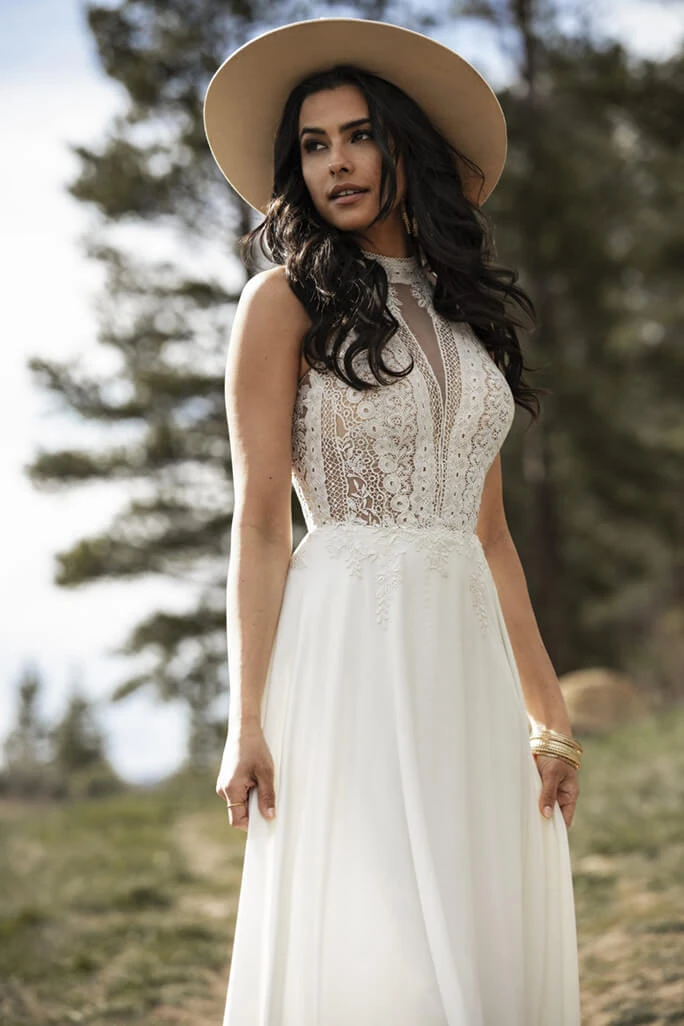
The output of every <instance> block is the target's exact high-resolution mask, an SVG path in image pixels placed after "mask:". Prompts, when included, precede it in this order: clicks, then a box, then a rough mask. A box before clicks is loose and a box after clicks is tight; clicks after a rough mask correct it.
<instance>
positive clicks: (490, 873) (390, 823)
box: [224, 257, 580, 1026]
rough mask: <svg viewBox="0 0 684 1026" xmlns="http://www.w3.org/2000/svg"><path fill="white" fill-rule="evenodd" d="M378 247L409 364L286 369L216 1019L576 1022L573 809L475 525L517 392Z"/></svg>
mask: <svg viewBox="0 0 684 1026" xmlns="http://www.w3.org/2000/svg"><path fill="white" fill-rule="evenodd" d="M377 259H378V260H379V261H380V263H381V264H382V266H383V267H384V268H385V270H386V272H387V276H388V279H389V283H390V286H389V300H388V303H389V307H390V309H391V311H392V312H393V313H394V315H395V317H396V318H397V320H398V321H399V325H400V327H399V330H398V332H397V333H396V334H395V335H394V336H393V338H392V339H391V341H390V343H389V345H388V347H387V349H386V350H385V352H386V354H387V355H386V359H387V361H388V363H390V364H393V365H394V366H396V367H404V366H406V364H407V359H408V357H409V356H412V357H413V359H414V361H415V367H414V369H413V371H412V372H411V374H410V375H409V376H408V377H405V378H403V379H398V380H397V381H396V382H395V383H393V384H391V385H389V386H379V387H378V389H377V391H370V392H369V391H365V392H362V391H359V390H356V389H353V388H350V387H348V386H347V385H346V384H345V383H344V382H343V381H341V380H340V379H339V378H338V377H336V376H335V375H334V374H332V373H330V372H324V373H320V372H318V371H316V370H311V371H309V372H308V373H307V374H306V375H305V376H304V378H302V380H301V382H300V385H299V390H298V395H297V401H296V406H295V410H294V418H293V427H292V453H293V483H294V486H295V489H296V492H297V495H298V497H299V499H300V502H301V505H302V508H303V510H304V514H305V517H306V523H307V527H308V534H307V535H306V536H305V537H304V538H303V540H302V541H301V543H300V544H299V545H298V547H297V548H296V550H295V552H294V553H293V556H292V560H291V566H290V569H289V571H288V576H287V580H286V584H285V591H284V596H283V603H282V607H281V611H280V617H279V622H278V628H277V632H276V637H275V641H274V645H273V649H272V653H271V661H270V665H269V671H268V678H267V682H266V687H265V691H264V697H263V703H262V722H263V728H264V733H265V737H266V740H267V742H268V745H269V747H270V750H271V753H272V755H273V760H274V764H275V784H276V800H277V816H276V818H275V820H273V821H272V822H269V821H267V820H266V819H264V818H263V817H262V815H261V814H260V812H259V809H258V806H257V792H256V788H253V789H252V790H251V792H250V797H249V829H248V832H247V838H246V848H245V857H244V864H243V875H242V884H241V890H240V897H239V905H238V912H237V920H236V927H235V937H234V943H233V954H232V961H231V969H230V978H229V981H228V993H227V1001H226V1008H225V1018H224V1026H578V1024H579V1022H580V1010H579V982H578V962H577V947H576V926H575V909H574V897H573V890H572V875H571V864H570V857H569V848H568V837H567V828H566V826H565V822H564V820H563V817H562V815H561V811H560V808H559V806H558V805H557V804H556V805H555V806H554V813H553V818H552V819H550V820H545V819H544V818H543V816H542V815H541V813H540V811H539V807H538V798H539V794H540V790H541V780H540V777H539V773H538V770H537V768H536V765H535V762H534V758H533V756H532V753H531V751H530V747H529V740H528V735H529V720H528V717H527V713H526V710H525V706H524V702H523V693H522V689H521V685H520V679H519V676H518V671H517V667H516V664H515V660H514V655H513V651H512V648H511V644H510V640H509V637H508V634H507V631H506V626H505V622H504V620H503V617H502V613H501V607H500V605H499V600H498V595H497V591H496V587H495V584H494V580H493V578H492V576H491V573H490V571H489V567H488V564H487V561H486V559H485V556H484V552H483V550H482V547H481V545H480V542H479V539H478V537H477V535H476V533H475V527H476V523H477V515H478V509H479V504H480V500H481V495H482V488H483V484H484V478H485V474H486V472H487V470H488V468H489V467H490V465H491V463H492V461H493V460H494V458H495V456H496V454H497V452H498V451H499V449H500V447H501V445H502V443H503V441H504V439H505V437H506V435H507V433H508V431H509V428H510V426H511V423H512V420H513V413H514V403H513V397H512V394H511V392H510V389H509V386H508V384H507V382H506V380H505V378H504V376H503V374H502V373H501V372H500V371H499V369H498V368H497V367H496V365H495V364H494V362H493V361H492V360H491V358H490V357H489V355H488V353H487V351H486V349H485V348H484V346H483V345H482V344H481V343H480V342H479V341H478V339H477V337H476V336H475V334H474V333H473V332H472V330H471V329H470V328H469V327H468V326H467V325H463V324H456V323H451V322H449V321H446V320H445V319H444V318H442V317H440V315H439V314H437V313H436V312H435V310H434V307H433V305H432V279H431V277H430V276H429V275H428V274H427V273H425V272H424V271H422V270H421V269H420V267H419V266H418V264H417V263H416V261H415V260H414V259H413V258H402V259H397V258H388V257H377ZM395 358H396V359H395ZM364 360H365V357H364V356H363V354H361V356H360V357H359V358H358V359H357V360H356V362H355V367H356V368H357V371H358V373H359V374H360V375H361V376H362V377H365V378H366V380H369V381H373V380H375V379H374V378H373V377H372V376H371V374H370V371H369V369H368V366H367V363H366V364H365V366H364Z"/></svg>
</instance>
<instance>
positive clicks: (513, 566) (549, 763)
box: [477, 454, 579, 827]
mask: <svg viewBox="0 0 684 1026" xmlns="http://www.w3.org/2000/svg"><path fill="white" fill-rule="evenodd" d="M477 535H478V537H479V539H480V541H481V543H482V548H483V549H484V553H485V556H486V558H487V563H488V564H489V568H490V570H491V573H492V577H493V578H494V583H495V585H496V590H497V594H498V596H499V603H500V605H501V612H502V613H503V617H504V620H505V621H506V630H507V631H508V635H509V637H510V639H511V646H512V648H513V654H514V656H515V661H516V665H517V667H518V672H519V674H520V683H521V685H522V690H523V695H524V698H525V708H526V710H527V715H528V717H529V719H530V720H531V721H532V726H533V728H534V730H535V731H536V730H538V729H541V728H543V727H550V728H551V729H552V730H558V731H560V732H561V733H563V734H568V735H570V736H572V729H571V724H570V718H569V716H568V711H567V708H566V705H565V699H564V698H563V692H562V691H561V689H560V684H559V682H558V677H557V676H556V673H555V671H554V668H553V665H552V663H551V659H550V658H549V654H548V652H547V651H546V648H545V646H544V642H543V641H542V638H541V635H540V633H539V627H538V625H537V620H536V617H535V615H534V610H533V608H532V602H531V600H530V595H529V592H528V590H527V581H526V580H525V574H524V572H523V568H522V565H521V563H520V558H519V556H518V552H517V550H516V547H515V544H514V542H513V539H512V538H511V535H510V532H509V530H508V524H507V522H506V515H505V512H504V505H503V483H502V480H501V455H500V454H498V455H497V457H496V459H495V460H494V462H493V464H492V466H491V467H490V468H489V471H488V473H487V477H486V479H485V485H484V491H483V494H482V503H481V506H480V514H479V516H478V521H477ZM535 763H536V766H537V770H538V772H539V776H540V777H541V781H542V786H541V790H540V793H539V811H540V812H542V813H543V814H544V815H545V816H547V817H551V816H553V808H554V805H555V803H556V802H558V805H559V807H560V810H561V813H562V816H563V819H564V821H565V824H566V826H567V827H569V826H571V824H572V820H573V817H574V814H575V806H576V804H577V798H578V796H579V783H578V780H577V770H576V769H575V768H574V767H573V766H570V765H568V763H566V762H563V761H562V760H561V759H557V758H554V757H553V756H548V755H535Z"/></svg>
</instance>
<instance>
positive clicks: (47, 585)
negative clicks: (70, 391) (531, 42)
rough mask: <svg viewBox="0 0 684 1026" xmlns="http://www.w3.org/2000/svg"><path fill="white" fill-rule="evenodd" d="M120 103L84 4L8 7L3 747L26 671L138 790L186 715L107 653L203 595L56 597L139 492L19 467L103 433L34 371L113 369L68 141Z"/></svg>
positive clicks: (177, 738)
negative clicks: (61, 569) (119, 694)
mask: <svg viewBox="0 0 684 1026" xmlns="http://www.w3.org/2000/svg"><path fill="white" fill-rule="evenodd" d="M566 6H569V5H568V4H566ZM591 6H592V11H593V14H594V16H595V17H596V18H597V19H598V20H599V23H600V24H601V26H602V27H603V28H604V30H605V31H606V32H608V33H610V34H611V35H614V36H616V37H617V38H619V39H621V41H622V42H623V43H624V44H625V45H627V46H629V47H630V48H632V49H633V50H634V51H635V53H638V54H639V55H642V56H649V57H653V58H656V59H664V58H666V57H668V56H669V55H670V54H671V53H673V52H674V51H675V50H676V49H677V48H678V46H679V45H680V44H681V42H682V39H683V38H684V2H683V3H678V2H669V3H657V2H630V0H627V2H624V0H597V2H595V3H593V4H592V5H591ZM439 38H440V40H441V41H442V42H444V43H446V44H447V45H449V46H452V47H453V48H454V49H456V50H458V51H459V52H461V53H462V54H463V56H464V57H466V59H468V60H471V61H472V62H473V64H474V65H475V66H476V67H477V68H478V70H480V71H481V72H482V73H483V74H485V75H486V76H488V77H489V78H490V80H491V81H492V84H493V85H494V86H495V88H496V87H497V85H500V84H501V83H502V82H503V81H504V80H505V78H506V71H507V69H506V65H505V62H502V60H501V57H500V55H498V54H497V52H496V50H495V48H494V46H493V45H492V42H491V38H490V37H489V36H488V34H487V33H486V32H483V31H482V30H476V29H475V28H474V26H473V25H472V24H470V25H463V26H456V27H454V28H452V29H450V30H449V32H448V33H444V34H443V35H441V36H440V37H439ZM123 107H124V96H123V93H122V90H121V89H120V87H119V86H117V85H116V83H114V82H112V81H110V80H109V79H107V78H106V76H105V75H104V73H103V72H102V71H101V69H100V67H99V65H98V62H97V57H96V54H95V52H94V48H93V45H92V42H91V40H90V37H89V33H88V30H87V26H86V24H85V19H84V17H83V15H82V5H81V3H80V2H79V0H3V3H2V5H0V139H1V143H2V148H3V159H2V160H1V161H0V232H1V237H2V239H3V246H2V249H1V250H0V264H1V267H0V272H1V277H0V283H1V295H2V304H3V315H4V316H3V325H4V342H5V344H4V346H3V389H2V401H1V402H0V482H2V493H3V495H4V496H5V498H4V501H3V503H2V514H1V519H0V525H1V528H2V529H1V530H0V565H1V566H2V579H3V584H2V589H1V590H0V743H1V741H2V738H3V737H4V736H5V734H6V732H7V730H8V729H9V728H10V726H11V725H12V723H13V721H14V716H15V712H16V689H17V681H18V678H19V676H20V673H21V671H22V668H23V667H24V666H25V665H26V664H27V663H31V664H32V665H33V666H35V667H37V668H38V669H39V671H40V673H41V676H42V678H43V684H44V694H43V697H42V706H41V711H42V713H43V715H44V716H45V718H46V719H48V720H50V721H54V719H55V718H56V717H58V716H59V715H60V714H61V712H62V711H63V709H64V706H65V703H66V701H67V699H68V695H69V693H70V691H71V689H72V688H73V686H74V685H75V684H77V685H78V687H79V688H80V689H81V690H82V691H83V692H84V693H85V694H86V695H87V696H88V697H89V698H90V699H91V700H92V701H93V702H94V703H95V707H96V710H97V714H98V719H99V722H100V724H101V726H102V728H103V730H104V731H105V734H106V740H107V748H108V754H109V757H110V759H111V761H112V763H113V765H114V767H115V769H116V770H117V771H118V772H119V773H120V774H121V775H122V776H123V777H125V778H126V779H129V780H132V781H140V782H143V781H149V780H154V779H158V778H160V777H162V776H164V775H165V774H167V773H169V772H171V771H172V770H173V769H175V768H176V767H177V765H178V764H179V763H180V762H181V760H182V759H183V757H184V754H185V745H186V739H187V722H186V716H185V714H184V710H183V709H182V708H181V707H180V706H178V705H162V704H161V703H159V702H157V701H155V700H154V699H153V697H152V696H151V695H138V696H134V697H131V698H129V699H127V700H126V701H124V702H122V703H118V704H116V705H112V704H111V703H110V702H109V700H108V699H109V695H110V693H111V691H112V689H113V688H114V687H115V686H116V684H117V682H119V681H120V680H122V679H123V678H124V677H127V676H128V675H130V674H132V673H133V672H135V671H137V670H139V669H140V668H141V664H139V663H138V664H135V663H134V662H133V661H131V660H126V661H124V660H122V659H121V658H117V657H115V656H114V655H112V654H111V653H112V650H113V649H114V648H115V647H116V646H117V645H118V644H121V643H122V642H123V641H124V639H125V637H126V636H127V634H128V632H129V631H130V629H131V628H132V627H133V626H134V625H135V624H136V623H137V622H139V621H140V620H141V619H142V618H143V617H145V616H147V615H149V614H151V613H152V612H154V611H155V610H156V609H159V608H166V609H172V610H180V609H182V608H185V607H191V606H192V604H193V601H194V592H192V593H190V592H189V590H188V588H184V587H183V586H182V584H181V583H179V582H171V581H168V580H164V581H159V580H154V579H150V580H145V581H133V582H128V583H109V582H107V583H103V584H97V585H88V586H84V587H81V588H78V589H69V590H66V589H63V588H58V587H57V586H56V585H54V583H53V577H54V573H55V567H56V563H55V557H56V554H57V553H58V552H60V551H63V550H65V549H67V548H69V547H70V546H71V545H72V544H73V543H74V542H75V541H77V540H79V539H80V538H84V537H87V536H89V535H92V534H96V533H98V532H100V531H102V530H104V529H105V528H106V526H107V525H108V524H109V523H110V521H111V519H112V517H113V515H114V513H115V512H116V511H117V510H118V509H119V508H121V507H123V506H125V504H126V501H127V499H129V498H130V492H129V491H128V489H127V487H126V485H125V484H117V485H115V486H112V485H100V484H98V485H92V486H88V487H87V488H83V489H69V490H67V491H65V492H63V493H55V494H53V493H46V492H44V491H41V490H38V489H36V488H35V486H33V485H32V484H31V482H30V481H29V480H28V478H27V476H26V474H25V471H24V467H25V466H26V465H27V464H28V463H29V462H30V461H32V460H33V459H34V458H35V456H36V454H37V453H38V452H39V451H40V450H41V449H52V448H60V447H63V446H70V445H73V446H80V445H83V444H87V442H88V441H90V440H93V441H100V442H102V440H103V438H105V436H104V435H103V434H102V433H101V429H97V430H96V429H94V428H93V427H87V428H86V427H85V426H84V425H82V424H80V423H78V422H76V421H75V420H74V419H73V418H70V417H69V416H68V415H65V414H64V413H63V412H60V411H59V408H58V407H57V406H56V404H55V401H54V400H53V399H51V398H50V397H49V396H47V395H46V394H45V393H44V392H43V391H42V390H38V389H37V388H36V387H35V385H34V382H33V378H32V376H31V375H30V373H29V370H28V367H27V361H28V359H29V358H30V357H34V356H42V357H44V358H47V359H58V360H63V359H64V360H66V359H70V358H72V357H73V358H76V357H78V358H79V359H82V360H83V361H84V365H86V366H87V367H88V368H93V369H97V368H98V367H103V366H104V365H103V363H102V354H101V353H100V352H98V344H97V341H96V328H97V325H96V316H95V302H96V299H97V296H98V293H99V291H100V289H101V286H102V281H101V277H100V270H99V267H97V266H95V265H94V264H93V263H91V262H88V260H87V259H86V257H85V255H84V253H83V251H82V245H81V237H82V234H83V232H84V230H85V229H86V227H87V225H88V224H89V223H90V220H89V218H90V217H91V216H92V215H90V214H89V212H88V211H87V210H84V209H83V205H82V204H79V203H77V202H76V201H75V200H73V199H72V198H71V197H70V196H69V195H68V193H67V191H66V184H67V183H68V182H69V181H70V180H72V179H73V178H74V177H75V174H76V172H77V170H78V164H77V161H76V160H75V158H74V157H73V156H72V154H71V153H70V150H69V147H68V144H74V143H80V144H85V145H93V146H97V144H98V142H100V141H101V140H102V139H103V137H104V133H105V130H106V127H107V125H108V123H109V121H110V119H111V118H112V116H113V115H114V113H115V112H116V111H118V110H122V109H123ZM150 255H156V254H153V253H151V254H150ZM215 259H219V258H218V257H215ZM210 270H212V268H210V267H207V271H210ZM219 273H220V271H219ZM151 728H152V729H151ZM151 738H153V740H151Z"/></svg>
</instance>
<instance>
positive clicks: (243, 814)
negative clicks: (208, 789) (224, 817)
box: [216, 787, 250, 831]
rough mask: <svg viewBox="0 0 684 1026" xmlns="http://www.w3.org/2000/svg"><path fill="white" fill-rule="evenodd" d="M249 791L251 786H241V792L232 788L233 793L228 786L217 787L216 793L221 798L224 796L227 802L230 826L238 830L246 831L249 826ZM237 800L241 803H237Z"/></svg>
mask: <svg viewBox="0 0 684 1026" xmlns="http://www.w3.org/2000/svg"><path fill="white" fill-rule="evenodd" d="M249 791H250V788H249V787H247V788H241V789H240V791H239V792H236V791H235V790H234V788H231V789H230V792H231V793H229V791H228V788H225V787H217V788H216V794H217V795H218V796H219V798H223V800H224V801H225V803H226V811H227V813H228V822H229V824H230V826H232V827H235V828H236V829H237V830H245V831H246V830H247V827H248V826H249ZM236 802H239V803H240V804H239V805H238V804H235V803H236ZM228 805H230V808H228Z"/></svg>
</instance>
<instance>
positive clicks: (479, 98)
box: [204, 18, 507, 213]
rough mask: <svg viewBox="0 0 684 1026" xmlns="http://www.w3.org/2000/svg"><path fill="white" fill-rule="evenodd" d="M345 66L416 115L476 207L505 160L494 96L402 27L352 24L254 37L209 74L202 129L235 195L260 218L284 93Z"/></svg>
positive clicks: (459, 61) (472, 73)
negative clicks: (450, 155)
mask: <svg viewBox="0 0 684 1026" xmlns="http://www.w3.org/2000/svg"><path fill="white" fill-rule="evenodd" d="M336 64H353V65H356V66H357V67H359V68H361V69H362V70H364V71H369V72H372V73H373V74H375V75H378V76H379V77H380V78H384V79H386V80H387V81H388V82H391V83H392V84H393V85H396V86H398V87H399V88H400V89H402V90H403V91H404V92H405V93H407V94H408V95H409V96H410V97H411V98H412V99H413V100H415V102H416V103H417V104H418V105H419V106H420V107H421V108H422V109H423V111H424V112H425V114H426V115H427V116H428V118H429V119H430V121H431V122H432V124H433V125H434V127H435V128H436V129H437V130H438V131H439V132H440V133H441V134H442V135H443V136H444V138H445V139H446V140H447V141H448V142H449V143H450V144H451V145H452V146H454V147H455V148H456V149H457V150H458V151H460V152H461V153H463V154H464V155H465V156H466V157H467V158H469V159H470V160H472V161H474V162H475V163H476V164H477V165H478V166H479V168H480V169H481V171H482V173H483V175H484V182H483V181H482V179H481V178H480V177H479V176H473V175H472V174H471V173H470V172H469V171H468V168H467V166H466V165H464V164H463V163H462V162H459V164H460V166H459V171H460V173H461V180H462V183H463V189H464V192H465V193H466V195H467V196H468V197H469V199H470V200H471V201H472V202H473V203H476V204H479V205H481V204H482V203H484V202H485V200H486V199H487V198H488V196H489V195H490V194H491V192H492V190H493V189H494V187H495V185H496V183H497V182H498V180H499V178H500V176H501V173H502V171H503V168H504V164H505V161H506V148H507V139H506V121H505V118H504V114H503V111H502V109H501V105H500V104H499V101H498V100H497V98H496V95H495V93H494V91H493V90H492V88H491V87H490V86H489V84H488V83H487V82H486V81H485V79H484V78H483V77H482V76H481V75H480V74H479V72H478V71H476V70H475V68H474V67H473V66H472V65H471V64H469V63H468V61H466V60H465V59H464V58H463V57H460V56H459V55H458V54H457V53H455V52H454V51H453V50H450V49H449V48H448V47H446V46H443V45H442V44H441V43H437V42H436V41H435V40H433V39H430V38H429V37H427V36H424V35H421V34H420V33H418V32H413V31H411V30H410V29H405V28H401V27H399V26H397V25H390V24H387V23H385V22H379V21H366V20H363V19H359V18H318V19H316V20H313V21H300V22H295V23H294V24H291V25H286V26H284V27H283V28H279V29H274V30H272V31H270V32H266V33H264V34H263V35H260V36H257V37H256V38H255V39H253V40H251V42H248V43H246V44H245V45H244V46H241V47H240V48H239V49H238V50H236V51H235V52H234V53H233V54H231V56H230V57H228V58H227V60H225V61H224V62H223V64H222V65H221V66H220V67H219V69H218V70H217V71H216V73H215V74H214V76H213V77H212V79H211V81H210V82H209V86H208V87H207V91H206V95H205V98H204V130H205V133H206V136H207V140H208V142H209V147H210V149H211V152H212V154H213V156H214V159H215V160H216V163H217V164H218V166H219V168H220V169H221V171H222V172H223V174H224V175H225V177H226V179H227V180H228V182H229V183H230V185H231V186H232V187H233V189H235V191H236V192H237V193H238V194H239V195H240V196H241V197H242V198H243V199H244V200H245V201H246V202H247V203H249V204H250V206H252V207H254V208H255V209H256V210H258V211H260V212H261V213H264V212H265V210H266V207H267V205H268V203H269V201H270V199H271V195H272V191H273V144H274V141H275V135H276V131H277V128H278V125H279V123H280V119H281V117H282V113H283V108H284V105H285V101H286V100H287V97H288V96H289V94H290V92H291V91H292V89H293V88H294V87H295V86H296V85H297V84H298V83H299V82H301V81H302V79H304V78H306V77H308V76H309V75H310V74H313V73H315V72H318V71H325V70H326V69H328V68H330V67H333V66H334V65H336Z"/></svg>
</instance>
